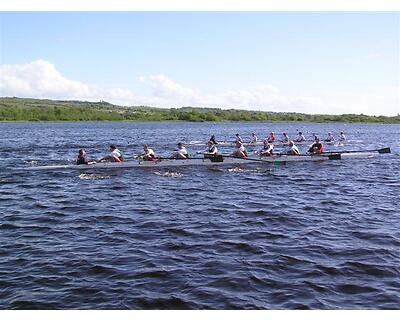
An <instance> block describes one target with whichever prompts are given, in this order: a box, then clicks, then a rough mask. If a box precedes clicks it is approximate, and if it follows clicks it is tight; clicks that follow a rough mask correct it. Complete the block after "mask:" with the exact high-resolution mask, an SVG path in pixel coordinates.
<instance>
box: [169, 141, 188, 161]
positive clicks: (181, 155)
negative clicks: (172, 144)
mask: <svg viewBox="0 0 400 320" xmlns="http://www.w3.org/2000/svg"><path fill="white" fill-rule="evenodd" d="M172 158H175V159H189V154H188V152H187V150H186V148H185V146H184V145H183V143H182V142H179V143H178V150H176V152H175V153H174V154H173V155H172Z"/></svg>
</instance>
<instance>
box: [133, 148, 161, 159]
mask: <svg viewBox="0 0 400 320" xmlns="http://www.w3.org/2000/svg"><path fill="white" fill-rule="evenodd" d="M143 151H144V152H143V153H142V154H141V155H139V156H138V157H137V158H138V159H142V160H145V161H153V160H156V159H157V156H156V153H155V152H154V151H153V149H151V148H150V147H149V145H147V144H145V145H144V146H143Z"/></svg>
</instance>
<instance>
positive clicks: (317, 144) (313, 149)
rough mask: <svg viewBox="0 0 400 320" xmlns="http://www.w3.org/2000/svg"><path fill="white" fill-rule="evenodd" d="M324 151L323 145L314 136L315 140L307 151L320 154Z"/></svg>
mask: <svg viewBox="0 0 400 320" xmlns="http://www.w3.org/2000/svg"><path fill="white" fill-rule="evenodd" d="M323 152H324V146H323V145H322V143H321V142H320V141H319V138H318V137H316V138H315V142H314V143H313V144H312V145H311V147H310V149H308V153H312V154H321V153H323Z"/></svg>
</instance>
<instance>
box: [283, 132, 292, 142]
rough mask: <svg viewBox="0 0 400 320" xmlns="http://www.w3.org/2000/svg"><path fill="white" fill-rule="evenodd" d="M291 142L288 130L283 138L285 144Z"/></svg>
mask: <svg viewBox="0 0 400 320" xmlns="http://www.w3.org/2000/svg"><path fill="white" fill-rule="evenodd" d="M289 142H290V139H289V136H288V134H287V133H286V132H284V133H283V140H282V143H283V144H288V143H289Z"/></svg>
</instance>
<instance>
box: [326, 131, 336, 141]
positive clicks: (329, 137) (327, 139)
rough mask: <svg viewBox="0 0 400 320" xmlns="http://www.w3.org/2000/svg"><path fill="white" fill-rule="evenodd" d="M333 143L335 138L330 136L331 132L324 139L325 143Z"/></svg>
mask: <svg viewBox="0 0 400 320" xmlns="http://www.w3.org/2000/svg"><path fill="white" fill-rule="evenodd" d="M333 141H335V138H334V137H333V135H332V132H328V136H327V137H326V139H325V142H333Z"/></svg>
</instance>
